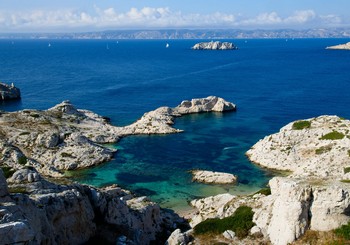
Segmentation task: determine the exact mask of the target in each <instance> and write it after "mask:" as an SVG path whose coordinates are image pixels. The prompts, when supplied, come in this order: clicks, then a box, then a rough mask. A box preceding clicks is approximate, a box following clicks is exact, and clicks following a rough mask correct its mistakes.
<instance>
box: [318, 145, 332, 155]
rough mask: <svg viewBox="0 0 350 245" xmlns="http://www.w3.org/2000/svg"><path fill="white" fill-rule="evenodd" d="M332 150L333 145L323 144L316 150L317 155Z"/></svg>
mask: <svg viewBox="0 0 350 245" xmlns="http://www.w3.org/2000/svg"><path fill="white" fill-rule="evenodd" d="M330 150H332V147H331V146H322V147H320V148H318V149H316V150H315V153H316V154H317V155H321V154H323V153H326V152H329V151H330Z"/></svg>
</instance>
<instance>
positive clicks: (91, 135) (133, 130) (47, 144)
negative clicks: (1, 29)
mask: <svg viewBox="0 0 350 245" xmlns="http://www.w3.org/2000/svg"><path fill="white" fill-rule="evenodd" d="M235 108H236V107H235V105H234V104H232V103H229V102H226V101H225V100H223V99H222V98H218V97H215V96H209V97H207V98H203V99H193V100H192V101H183V102H182V103H181V104H180V105H179V106H178V107H175V108H170V107H161V108H158V109H156V110H154V111H151V112H148V113H145V114H144V115H143V116H142V117H141V119H139V120H138V121H136V122H135V123H133V124H131V125H129V126H125V127H116V126H113V125H111V124H109V122H108V120H107V119H106V118H104V117H101V116H99V115H97V114H95V113H93V112H91V111H88V110H80V109H76V108H75V107H74V106H73V105H72V104H71V103H70V102H69V101H64V102H62V103H60V104H58V105H56V106H54V107H53V108H50V109H48V110H45V111H39V110H23V111H18V112H8V113H7V112H4V113H1V115H0V134H1V136H2V137H1V138H0V152H1V153H2V154H1V155H0V165H2V166H8V167H11V168H14V169H20V168H23V167H24V165H27V166H33V167H35V168H36V169H37V170H38V171H39V172H40V173H41V174H43V175H46V176H52V177H62V174H61V172H62V171H64V170H73V169H81V168H86V167H90V166H94V165H97V164H100V163H102V162H105V161H108V160H110V159H112V157H113V155H114V153H115V150H112V149H109V148H107V147H104V146H103V145H101V144H103V143H110V142H117V141H118V140H119V138H120V137H124V136H128V135H133V134H168V133H177V132H181V130H178V129H175V128H173V127H172V124H173V123H174V120H175V117H178V116H181V115H184V114H189V113H199V112H210V111H215V112H217V111H227V110H235Z"/></svg>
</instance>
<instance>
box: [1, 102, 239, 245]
mask: <svg viewBox="0 0 350 245" xmlns="http://www.w3.org/2000/svg"><path fill="white" fill-rule="evenodd" d="M235 109H236V106H235V105H234V104H232V103H230V102H227V101H225V100H223V99H222V98H218V97H215V96H209V97H207V98H203V99H193V100H191V101H183V102H182V103H181V104H180V105H179V106H177V107H175V108H170V107H161V108H158V109H157V110H155V111H151V112H148V113H145V114H144V115H143V116H142V117H141V118H140V119H139V120H138V121H136V122H135V123H133V124H131V125H129V126H125V127H117V126H113V125H111V124H110V123H109V122H108V120H107V119H106V118H104V117H101V116H99V115H97V114H95V113H93V112H91V111H87V110H80V109H76V108H75V107H74V106H73V105H72V104H71V103H70V102H69V101H64V102H62V103H61V104H58V105H56V106H54V107H52V108H50V109H48V110H44V111H39V110H23V111H18V112H1V114H0V134H1V136H2V137H1V138H0V165H1V167H2V169H4V171H5V175H6V177H7V179H5V177H4V175H3V171H2V170H0V187H1V189H0V244H8V243H29V244H42V243H48V244H62V243H66V244H70V243H74V244H81V243H85V242H87V241H89V240H90V239H92V238H93V237H95V236H96V235H98V234H101V237H102V238H103V239H107V240H109V242H111V243H115V242H116V241H117V243H118V244H149V243H150V242H151V241H155V240H158V244H159V242H160V241H162V240H163V241H165V239H166V238H167V237H168V236H170V233H171V231H172V230H174V228H176V227H177V225H176V224H183V225H186V222H185V221H184V220H183V219H182V218H180V217H179V216H178V215H176V214H174V213H172V212H169V211H166V210H163V209H161V208H160V207H159V206H158V205H157V204H155V203H152V202H150V201H149V200H148V199H147V197H138V198H136V197H134V196H133V195H132V194H130V193H129V192H128V191H125V190H122V189H121V188H119V187H117V186H111V187H108V188H105V189H97V188H93V187H90V186H86V185H80V184H72V183H68V184H55V183H54V182H52V181H48V180H46V178H48V177H55V178H61V177H63V176H64V174H63V173H64V171H65V170H72V169H79V168H86V167H90V166H94V165H97V164H100V163H102V162H105V161H108V160H110V159H111V158H112V157H113V155H114V151H113V150H110V149H108V148H107V147H104V146H103V144H104V143H109V142H117V141H118V140H119V139H120V138H121V137H125V136H128V135H133V134H168V133H178V132H181V130H178V129H175V128H173V127H172V125H173V124H174V120H175V118H176V117H179V116H181V115H185V114H189V113H202V112H212V111H213V112H223V111H232V110H235ZM11 175H12V177H11ZM55 182H57V180H55Z"/></svg>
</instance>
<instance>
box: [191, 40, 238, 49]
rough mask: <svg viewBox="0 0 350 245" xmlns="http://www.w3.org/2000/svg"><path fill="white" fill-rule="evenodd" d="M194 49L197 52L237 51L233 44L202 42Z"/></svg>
mask: <svg viewBox="0 0 350 245" xmlns="http://www.w3.org/2000/svg"><path fill="white" fill-rule="evenodd" d="M192 49H197V50H232V49H237V46H235V45H234V44H233V43H229V42H220V41H215V42H214V41H211V42H201V43H197V44H195V45H194V46H193V47H192Z"/></svg>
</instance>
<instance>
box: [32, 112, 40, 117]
mask: <svg viewBox="0 0 350 245" xmlns="http://www.w3.org/2000/svg"><path fill="white" fill-rule="evenodd" d="M30 116H31V117H34V118H38V117H40V115H39V114H37V113H34V114H30Z"/></svg>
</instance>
